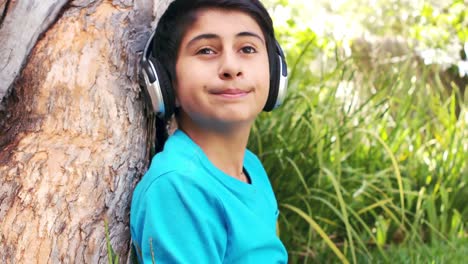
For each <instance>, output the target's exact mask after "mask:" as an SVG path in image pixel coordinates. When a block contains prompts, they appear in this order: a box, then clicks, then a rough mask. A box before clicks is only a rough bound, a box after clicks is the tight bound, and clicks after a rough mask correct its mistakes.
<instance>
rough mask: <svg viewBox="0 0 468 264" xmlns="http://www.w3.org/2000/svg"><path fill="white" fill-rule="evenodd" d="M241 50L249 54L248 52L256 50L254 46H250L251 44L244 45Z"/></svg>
mask: <svg viewBox="0 0 468 264" xmlns="http://www.w3.org/2000/svg"><path fill="white" fill-rule="evenodd" d="M241 51H242V52H243V53H248V54H250V53H256V52H257V50H256V49H255V48H254V47H251V46H245V47H243V48H242V49H241Z"/></svg>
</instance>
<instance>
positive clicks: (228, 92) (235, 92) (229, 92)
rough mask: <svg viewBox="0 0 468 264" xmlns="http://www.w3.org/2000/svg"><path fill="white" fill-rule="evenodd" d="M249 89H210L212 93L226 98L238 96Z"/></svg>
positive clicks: (247, 92) (248, 91) (241, 95)
mask: <svg viewBox="0 0 468 264" xmlns="http://www.w3.org/2000/svg"><path fill="white" fill-rule="evenodd" d="M250 92H251V90H242V89H238V88H228V89H219V90H214V91H211V93H212V94H214V95H220V96H223V97H226V98H239V97H243V96H246V95H247V94H249V93H250Z"/></svg>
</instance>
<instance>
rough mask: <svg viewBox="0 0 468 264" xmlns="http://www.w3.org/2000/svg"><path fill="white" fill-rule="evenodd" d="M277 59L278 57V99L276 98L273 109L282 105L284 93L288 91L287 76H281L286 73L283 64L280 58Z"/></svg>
mask: <svg viewBox="0 0 468 264" xmlns="http://www.w3.org/2000/svg"><path fill="white" fill-rule="evenodd" d="M278 57H279V65H280V67H281V70H280V72H279V75H280V76H279V85H278V97H277V98H276V102H275V106H274V107H273V108H277V107H278V106H280V105H281V104H282V103H283V101H284V99H285V97H286V92H287V90H288V76H287V74H286V75H283V73H284V72H285V71H286V69H285V64H284V62H283V59H282V58H281V56H280V55H278Z"/></svg>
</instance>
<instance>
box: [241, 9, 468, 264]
mask: <svg viewBox="0 0 468 264" xmlns="http://www.w3.org/2000/svg"><path fill="white" fill-rule="evenodd" d="M283 2H284V1H283ZM360 2H364V1H360ZM398 3H399V4H405V3H408V2H405V1H398ZM460 3H462V2H460V1H458V0H456V1H454V3H453V4H452V5H449V7H448V8H445V9H444V8H442V10H443V12H440V13H439V15H437V16H436V17H433V20H434V21H436V22H430V21H431V20H430V19H429V16H435V14H436V12H434V11H433V10H432V11H431V10H430V8H431V5H429V4H428V3H425V4H424V5H423V6H422V11H420V10H419V9H417V10H415V12H413V13H412V14H413V18H408V19H409V20H408V21H410V22H411V23H409V24H408V25H401V27H400V28H399V31H398V32H400V33H405V32H406V33H405V34H409V33H410V32H411V31H414V29H415V28H417V27H418V26H420V25H422V24H423V19H422V18H423V17H427V18H425V20H424V21H425V22H424V23H426V24H429V23H436V24H435V26H434V27H439V29H438V30H440V28H443V27H444V25H446V24H444V23H452V24H450V25H453V26H454V27H453V28H454V29H456V30H458V29H461V31H463V30H464V29H466V28H467V27H466V26H463V25H464V24H463V23H466V19H465V17H466V10H467V9H466V8H462V9H460V8H458V7H456V5H459V4H460ZM283 4H285V3H283ZM296 4H297V3H296ZM294 8H295V7H294V5H293V7H291V9H292V11H291V12H292V13H294V12H295V11H294ZM362 8H375V7H372V6H371V7H369V6H367V7H362ZM354 11H355V10H354ZM387 11H388V10H387ZM387 11H384V12H387ZM388 12H390V11H388ZM395 12H396V11H395ZM386 14H389V13H386ZM457 19H458V20H457ZM444 21H445V22H444ZM392 23H397V22H396V21H394V22H390V24H392ZM287 25H288V26H287V27H285V28H281V27H280V29H279V30H278V31H279V32H278V36H279V38H280V39H281V42H282V44H283V43H285V45H283V48H285V50H286V54H287V55H288V57H287V60H288V62H289V68H290V85H289V88H290V90H289V94H288V98H287V100H286V102H285V104H284V105H283V106H282V107H281V108H280V109H278V110H276V111H274V112H273V113H265V114H263V116H261V118H259V119H258V120H257V122H256V124H255V126H254V130H253V134H252V135H251V138H250V142H249V148H251V149H252V150H253V151H254V152H256V153H258V154H259V156H260V157H261V159H262V162H263V164H264V165H265V167H266V170H267V171H268V173H269V175H270V178H271V180H272V184H273V187H274V189H275V191H276V193H277V198H278V201H279V204H280V209H281V214H280V219H279V220H280V229H281V238H282V240H283V241H284V242H285V244H286V246H287V248H288V251H289V253H290V258H291V262H292V263H315V262H318V263H322V262H325V263H328V262H338V261H339V262H342V263H346V262H352V263H362V262H367V263H369V262H371V263H373V262H377V263H379V262H384V263H388V262H390V263H393V262H394V261H397V262H399V261H400V260H404V261H405V262H407V261H410V263H420V262H417V261H416V262H412V260H415V259H417V257H419V256H420V254H422V253H418V252H413V251H412V249H413V248H414V247H415V246H416V247H417V248H420V249H421V252H425V254H427V257H426V258H421V259H424V260H429V262H430V261H432V260H435V263H439V262H443V261H444V260H451V259H452V258H450V257H446V258H445V257H437V255H435V254H436V253H440V252H443V251H441V250H438V249H437V248H439V247H444V246H443V245H448V247H450V248H454V247H455V248H456V247H457V246H458V244H453V241H459V240H463V239H465V238H466V237H467V222H468V209H467V207H466V206H465V204H466V202H465V201H464V200H465V197H467V195H468V187H467V181H468V167H467V162H466V161H467V160H468V129H467V123H468V113H467V107H466V103H464V102H463V101H462V100H461V99H460V98H466V95H464V94H459V93H461V92H462V91H463V90H457V89H453V90H452V89H447V87H446V86H444V84H443V82H442V81H441V80H440V79H439V77H438V75H437V74H435V73H436V72H437V71H438V70H439V68H437V67H428V68H421V65H419V64H415V63H413V61H411V60H402V61H398V62H392V63H390V64H388V65H386V66H385V67H379V68H374V69H371V71H370V72H366V73H365V74H363V73H362V72H361V71H360V70H361V69H362V68H360V67H359V65H356V64H355V61H354V60H351V59H346V58H344V57H343V56H340V54H339V52H338V50H339V47H340V46H341V45H342V43H340V41H334V40H333V39H331V38H328V37H327V36H324V35H319V34H315V33H314V32H313V31H312V30H311V29H310V28H307V27H301V26H300V25H299V22H298V21H294V20H292V19H289V20H288V23H287ZM397 28H398V27H397V26H395V25H393V26H392V27H391V28H388V29H385V30H388V31H387V32H396V29H397ZM373 30H376V28H374V29H373ZM381 30H384V29H383V28H381ZM392 30H393V31H392ZM424 30H429V29H428V28H425V29H424ZM461 31H460V30H459V31H457V32H461ZM420 32H422V31H420ZM450 32H453V31H450ZM424 34H426V33H424ZM441 36H444V35H443V34H442V35H441ZM460 39H462V38H460ZM446 43H447V42H444V41H441V42H440V43H438V44H437V45H439V46H444V45H446ZM430 45H435V44H434V43H430ZM317 62H318V65H319V67H314V65H317ZM317 69H319V70H317ZM432 245H436V246H435V249H434V248H432ZM464 245H466V243H465V244H464ZM405 249H406V250H405ZM432 250H433V251H432ZM396 251H398V252H399V253H398V254H399V255H396V256H397V257H395V255H394V253H395V252H396ZM343 256H344V257H345V259H343ZM398 257H401V258H398ZM455 258H456V257H455ZM455 258H454V259H455ZM427 262H428V261H423V262H421V263H427Z"/></svg>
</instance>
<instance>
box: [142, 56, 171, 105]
mask: <svg viewBox="0 0 468 264" xmlns="http://www.w3.org/2000/svg"><path fill="white" fill-rule="evenodd" d="M147 63H148V65H149V66H150V67H151V70H152V71H153V72H154V73H156V70H155V69H154V66H153V63H151V62H150V61H148V62H147ZM155 76H156V80H155V81H154V82H153V83H151V82H150V80H149V78H148V74H147V73H146V72H145V71H143V78H144V79H145V83H146V90H147V91H148V94H149V96H150V98H151V106H152V107H153V111H155V112H156V113H160V114H162V113H164V112H165V110H166V109H165V108H164V99H163V96H162V93H161V87H160V85H159V79H158V76H157V74H155Z"/></svg>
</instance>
